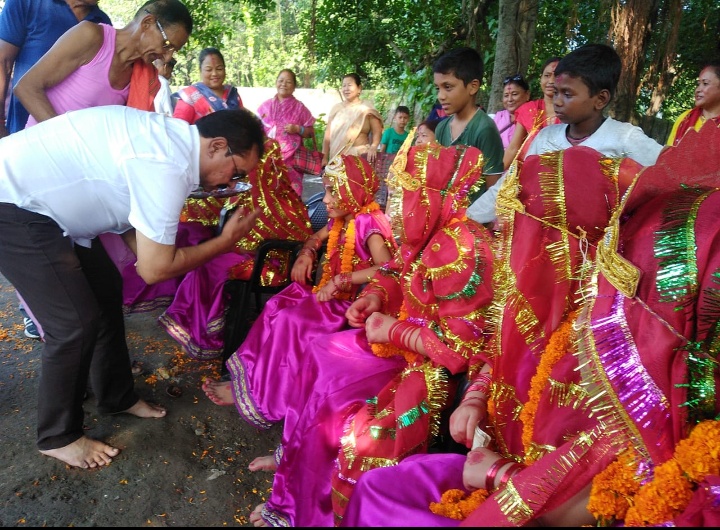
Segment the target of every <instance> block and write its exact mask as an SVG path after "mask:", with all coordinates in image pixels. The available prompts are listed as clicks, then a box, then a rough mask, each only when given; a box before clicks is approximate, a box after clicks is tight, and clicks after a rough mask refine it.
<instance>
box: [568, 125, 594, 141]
mask: <svg viewBox="0 0 720 530" xmlns="http://www.w3.org/2000/svg"><path fill="white" fill-rule="evenodd" d="M565 138H567V139H568V142H570V143H571V144H573V145H574V144H575V143H580V142H582V141H583V140H587V139H588V138H590V135H589V134H586V135H585V136H583V137H582V138H575V137H574V136H572V135H571V134H570V126H568V128H567V129H565Z"/></svg>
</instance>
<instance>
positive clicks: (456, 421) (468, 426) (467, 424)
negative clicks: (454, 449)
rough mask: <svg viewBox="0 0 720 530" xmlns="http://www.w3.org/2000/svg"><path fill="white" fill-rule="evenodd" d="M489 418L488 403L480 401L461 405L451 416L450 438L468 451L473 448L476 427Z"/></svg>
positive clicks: (475, 400)
mask: <svg viewBox="0 0 720 530" xmlns="http://www.w3.org/2000/svg"><path fill="white" fill-rule="evenodd" d="M486 416H487V403H486V402H485V401H482V400H479V399H472V400H468V401H466V402H464V403H460V405H459V406H458V408H456V409H455V410H454V411H453V413H452V414H451V415H450V425H449V426H450V436H452V438H453V440H455V441H456V442H457V443H459V444H463V445H464V446H465V447H467V448H468V449H469V448H470V447H471V446H472V442H473V437H474V436H475V427H477V425H478V424H479V423H480V422H481V421H484V419H485V418H486Z"/></svg>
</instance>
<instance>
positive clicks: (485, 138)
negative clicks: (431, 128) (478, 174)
mask: <svg viewBox="0 0 720 530" xmlns="http://www.w3.org/2000/svg"><path fill="white" fill-rule="evenodd" d="M482 76H483V63H482V59H481V58H480V54H478V52H477V51H475V50H473V49H472V48H467V47H465V48H457V49H455V50H451V51H449V52H448V53H446V54H445V55H443V56H442V57H440V58H439V59H438V60H437V61H436V62H435V64H434V65H433V78H434V83H435V87H436V88H437V91H438V101H439V102H440V104H441V105H442V108H443V110H444V111H445V112H446V113H447V114H448V117H447V118H445V119H444V120H443V121H441V122H440V123H439V124H438V126H437V129H435V139H436V140H437V142H438V143H439V144H441V145H444V146H450V145H461V144H462V145H471V146H473V147H477V148H478V149H480V151H482V154H483V159H484V163H485V166H484V168H483V175H484V176H485V183H484V184H483V186H482V187H481V188H479V189H478V190H476V191H475V192H474V193H471V194H470V195H469V199H470V204H472V203H473V201H475V199H477V198H478V197H479V196H480V195H481V194H482V193H484V192H485V190H486V189H487V188H486V187H488V186H492V185H493V184H495V182H496V181H497V180H498V179H499V178H500V175H502V172H503V168H504V166H503V154H504V150H503V145H502V139H501V138H500V133H499V132H498V128H497V126H496V125H495V122H494V121H493V120H492V119H491V118H490V117H489V116H488V115H487V114H485V111H484V110H482V109H481V108H480V107H478V105H477V103H476V98H477V93H478V91H479V90H480V84H481V82H482Z"/></svg>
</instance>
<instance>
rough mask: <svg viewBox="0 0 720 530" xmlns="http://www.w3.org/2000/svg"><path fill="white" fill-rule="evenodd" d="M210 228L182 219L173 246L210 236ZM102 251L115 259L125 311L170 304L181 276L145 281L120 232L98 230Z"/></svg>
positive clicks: (205, 238)
mask: <svg viewBox="0 0 720 530" xmlns="http://www.w3.org/2000/svg"><path fill="white" fill-rule="evenodd" d="M213 235H214V234H213V229H212V228H209V227H207V226H204V225H203V224H201V223H194V222H193V223H190V222H181V223H180V224H178V232H177V236H176V239H175V246H177V247H188V246H191V245H197V244H198V243H201V242H202V241H205V240H207V239H210V238H212V237H213ZM99 237H100V240H101V241H102V244H103V247H105V251H106V252H107V253H108V255H109V256H110V258H111V259H112V260H113V261H114V262H115V265H116V266H117V268H118V270H119V271H120V272H121V273H122V276H123V308H124V310H125V312H126V313H137V312H143V311H152V310H154V309H157V308H159V307H167V306H168V304H170V302H171V300H172V299H173V296H175V291H177V288H178V286H179V285H180V282H181V281H182V277H178V278H170V279H169V280H165V281H162V282H159V283H156V284H154V285H148V284H147V283H145V281H144V280H143V279H142V278H140V276H139V275H138V273H137V270H136V269H135V261H136V259H137V258H136V257H135V254H133V252H132V251H131V250H130V248H129V247H128V246H127V245H126V244H125V241H123V239H122V237H120V235H119V234H110V233H107V234H100V236H99Z"/></svg>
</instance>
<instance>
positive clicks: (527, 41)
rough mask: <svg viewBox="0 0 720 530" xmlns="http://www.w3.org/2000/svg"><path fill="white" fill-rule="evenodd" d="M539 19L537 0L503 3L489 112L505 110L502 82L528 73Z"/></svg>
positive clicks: (515, 0)
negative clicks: (513, 76) (514, 75)
mask: <svg viewBox="0 0 720 530" xmlns="http://www.w3.org/2000/svg"><path fill="white" fill-rule="evenodd" d="M537 17H538V0H500V12H499V16H498V34H497V41H496V45H495V66H494V68H493V75H492V84H491V90H490V100H489V102H488V106H487V111H488V112H497V111H499V110H502V108H503V106H502V93H503V84H502V82H503V79H505V78H506V77H507V76H509V75H513V74H516V73H521V74H523V75H525V74H526V73H527V68H528V63H529V62H530V54H531V51H532V44H533V42H534V41H535V28H536V24H537Z"/></svg>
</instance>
